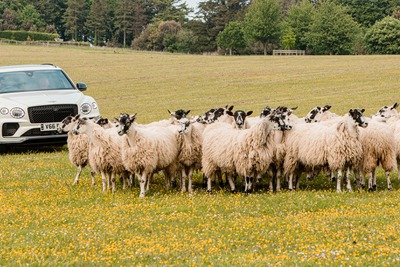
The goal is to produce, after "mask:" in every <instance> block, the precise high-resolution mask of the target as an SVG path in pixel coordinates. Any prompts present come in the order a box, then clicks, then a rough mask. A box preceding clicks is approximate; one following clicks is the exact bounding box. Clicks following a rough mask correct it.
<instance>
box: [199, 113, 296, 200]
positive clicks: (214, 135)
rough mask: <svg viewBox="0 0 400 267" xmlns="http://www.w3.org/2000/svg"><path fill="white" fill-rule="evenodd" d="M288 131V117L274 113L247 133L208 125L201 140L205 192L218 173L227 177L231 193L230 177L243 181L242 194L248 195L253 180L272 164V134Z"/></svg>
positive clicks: (220, 125)
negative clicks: (273, 131)
mask: <svg viewBox="0 0 400 267" xmlns="http://www.w3.org/2000/svg"><path fill="white" fill-rule="evenodd" d="M289 128H291V125H290V122H289V121H288V118H287V114H280V113H277V112H273V113H272V114H270V115H268V116H267V117H265V118H264V119H262V120H260V122H259V123H257V124H256V125H254V126H253V127H251V128H249V129H243V130H238V129H235V128H233V127H232V126H231V125H229V124H226V123H215V124H212V125H209V126H208V127H207V128H206V130H205V132H204V136H203V149H202V151H203V158H202V165H203V172H204V174H205V175H206V176H207V177H208V182H207V191H208V192H210V191H211V181H212V180H214V179H215V177H216V174H217V173H218V172H224V173H226V174H227V179H228V181H229V185H230V187H231V190H232V191H235V184H234V183H233V180H232V175H234V174H235V173H238V174H239V175H241V176H243V177H244V178H245V192H246V193H247V192H249V191H250V190H251V186H252V179H253V178H254V177H257V175H258V174H259V173H265V172H266V171H267V169H268V167H269V165H270V163H271V162H272V156H273V151H272V146H271V142H272V140H271V136H272V135H271V134H270V133H271V131H272V130H273V129H289Z"/></svg>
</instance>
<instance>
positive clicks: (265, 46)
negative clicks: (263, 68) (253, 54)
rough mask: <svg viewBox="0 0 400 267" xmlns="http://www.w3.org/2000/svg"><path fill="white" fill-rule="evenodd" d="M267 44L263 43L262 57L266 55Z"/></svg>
mask: <svg viewBox="0 0 400 267" xmlns="http://www.w3.org/2000/svg"><path fill="white" fill-rule="evenodd" d="M267 44H268V43H266V42H265V43H264V44H263V45H264V56H266V55H267Z"/></svg>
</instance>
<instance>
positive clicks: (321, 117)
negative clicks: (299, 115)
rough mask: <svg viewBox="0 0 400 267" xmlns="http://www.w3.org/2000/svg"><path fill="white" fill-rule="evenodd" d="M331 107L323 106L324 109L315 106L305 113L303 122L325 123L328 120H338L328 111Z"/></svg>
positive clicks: (336, 116) (335, 115)
mask: <svg viewBox="0 0 400 267" xmlns="http://www.w3.org/2000/svg"><path fill="white" fill-rule="evenodd" d="M331 107H332V106H330V105H325V106H324V107H320V106H316V107H314V108H313V109H311V110H310V112H308V113H307V115H306V116H305V117H304V120H305V121H306V122H307V123H311V122H320V121H327V120H330V119H334V118H338V117H339V116H338V115H337V114H335V113H332V112H330V111H329V109H330V108H331Z"/></svg>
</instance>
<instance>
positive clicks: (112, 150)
mask: <svg viewBox="0 0 400 267" xmlns="http://www.w3.org/2000/svg"><path fill="white" fill-rule="evenodd" d="M75 119H76V120H77V124H76V126H75V128H74V129H73V133H74V134H85V135H87V136H88V138H89V164H90V166H91V167H92V168H93V170H94V171H95V172H96V173H100V174H101V178H102V185H103V191H106V189H107V187H109V182H108V181H107V175H108V176H109V177H110V180H111V183H112V192H115V189H116V188H115V176H116V174H125V173H126V170H125V168H124V166H123V164H122V160H121V140H120V139H121V138H119V136H118V135H117V134H116V130H115V129H109V130H105V129H103V128H102V127H101V126H100V125H98V124H96V123H94V122H93V121H91V120H87V119H85V118H84V119H81V118H79V115H77V116H76V117H75Z"/></svg>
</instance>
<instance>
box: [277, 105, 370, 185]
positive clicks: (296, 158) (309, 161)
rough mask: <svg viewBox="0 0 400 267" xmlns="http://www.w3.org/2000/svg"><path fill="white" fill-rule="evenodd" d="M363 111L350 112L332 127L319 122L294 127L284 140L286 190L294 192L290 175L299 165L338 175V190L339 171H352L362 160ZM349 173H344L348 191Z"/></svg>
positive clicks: (364, 123) (364, 122)
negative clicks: (323, 169)
mask: <svg viewBox="0 0 400 267" xmlns="http://www.w3.org/2000/svg"><path fill="white" fill-rule="evenodd" d="M364 111H365V110H364V109H362V110H360V109H354V110H353V109H350V110H349V112H348V113H347V114H346V115H344V116H343V117H341V118H340V119H339V120H337V121H336V122H335V123H333V124H331V125H324V124H322V123H314V124H308V123H307V124H295V125H294V127H293V129H292V130H291V131H290V132H288V136H287V137H286V144H285V146H286V155H285V161H284V171H285V174H286V175H288V177H289V190H292V189H293V176H294V175H295V173H296V171H297V170H298V169H299V167H300V166H304V167H305V168H306V169H309V170H313V169H315V168H322V167H324V166H328V167H329V169H330V170H331V171H333V172H335V173H336V172H337V173H338V178H337V185H336V190H337V191H338V192H340V191H341V185H340V183H341V178H342V172H343V171H344V170H346V169H347V170H348V169H349V168H355V167H357V166H358V164H359V163H360V161H361V158H362V153H363V151H362V144H361V141H360V134H359V130H358V127H363V128H365V127H367V126H368V123H367V122H366V118H365V117H364V114H363V112H364ZM349 175H350V173H349V171H347V173H346V178H347V190H348V191H351V190H352V189H351V184H350V179H349V178H350V177H349Z"/></svg>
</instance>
